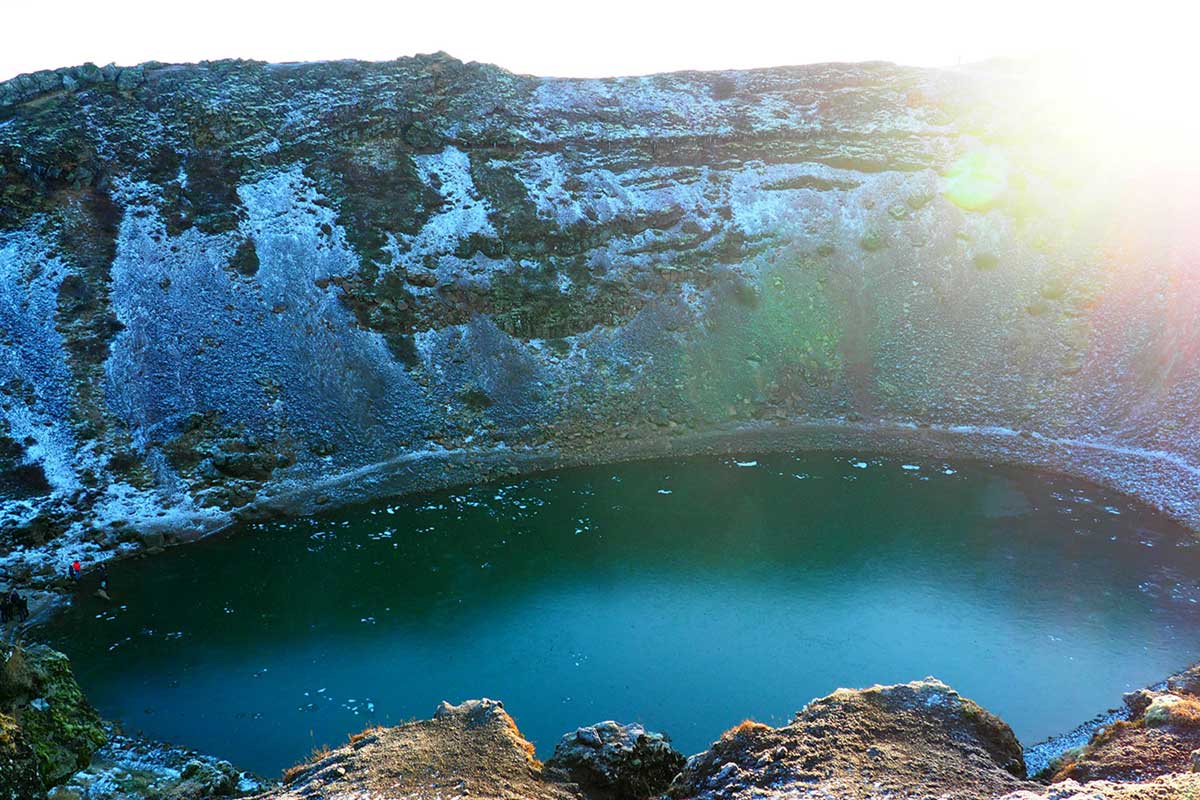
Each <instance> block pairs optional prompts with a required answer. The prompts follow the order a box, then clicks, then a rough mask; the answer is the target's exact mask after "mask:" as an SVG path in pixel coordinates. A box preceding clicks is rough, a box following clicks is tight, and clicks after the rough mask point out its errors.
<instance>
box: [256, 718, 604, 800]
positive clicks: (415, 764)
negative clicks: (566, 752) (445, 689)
mask: <svg viewBox="0 0 1200 800" xmlns="http://www.w3.org/2000/svg"><path fill="white" fill-rule="evenodd" d="M314 797H321V798H324V799H325V800H350V798H364V797H370V798H377V799H378V800H392V799H393V798H395V799H396V800H399V798H413V800H416V799H417V798H422V799H423V798H429V799H430V800H434V798H439V799H440V798H450V797H472V798H485V799H486V798H496V800H501V799H503V800H515V799H516V798H528V799H529V800H579V799H580V797H581V795H580V794H579V792H578V791H577V790H576V788H575V787H574V786H572V785H570V784H565V783H561V782H558V781H555V780H552V779H550V778H548V777H547V776H546V775H545V774H544V772H543V768H542V765H541V763H539V762H538V760H537V759H536V758H534V756H533V745H531V744H530V743H529V742H528V741H526V740H525V739H524V737H522V736H521V733H520V731H518V730H517V726H516V724H515V723H514V722H513V720H512V717H510V716H509V715H508V713H507V712H505V710H504V706H503V704H501V703H498V702H496V701H494V700H486V699H485V700H468V701H467V702H465V703H462V704H461V705H457V706H453V705H450V704H449V703H442V705H441V706H439V707H438V709H437V712H436V713H435V714H434V717H433V719H431V720H425V721H419V722H410V723H406V724H404V725H400V726H397V727H395V728H375V729H370V730H366V731H363V732H362V733H361V734H358V735H356V736H352V737H351V738H350V743H349V744H347V745H344V746H343V747H339V748H338V749H336V750H333V751H331V752H323V753H319V754H317V755H316V756H315V758H314V760H313V761H312V762H311V763H308V764H302V765H298V766H296V767H293V768H292V769H291V770H289V771H288V772H287V773H286V774H285V775H284V783H283V786H282V787H281V788H279V789H278V790H275V791H272V792H270V793H268V794H265V795H262V796H261V798H262V800H267V798H271V800H308V798H314Z"/></svg>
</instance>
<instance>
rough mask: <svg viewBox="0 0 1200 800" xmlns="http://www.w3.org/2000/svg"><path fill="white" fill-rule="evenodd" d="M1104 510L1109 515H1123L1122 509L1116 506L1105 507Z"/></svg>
mask: <svg viewBox="0 0 1200 800" xmlns="http://www.w3.org/2000/svg"><path fill="white" fill-rule="evenodd" d="M1104 510H1105V511H1107V512H1108V513H1109V514H1117V515H1120V513H1121V509H1119V508H1117V507H1116V506H1105V507H1104Z"/></svg>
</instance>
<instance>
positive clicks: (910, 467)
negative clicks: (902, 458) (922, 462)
mask: <svg viewBox="0 0 1200 800" xmlns="http://www.w3.org/2000/svg"><path fill="white" fill-rule="evenodd" d="M920 468H921V467H920V466H918V465H917V464H901V465H900V469H907V470H915V469H920Z"/></svg>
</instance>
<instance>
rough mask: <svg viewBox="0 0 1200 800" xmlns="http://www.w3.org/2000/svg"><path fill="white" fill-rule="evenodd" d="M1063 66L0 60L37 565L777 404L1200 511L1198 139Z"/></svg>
mask: <svg viewBox="0 0 1200 800" xmlns="http://www.w3.org/2000/svg"><path fill="white" fill-rule="evenodd" d="M1039 79H1040V76H1039V75H1037V74H1036V71H1035V70H1033V69H1030V68H1027V67H1025V66H1023V65H1019V64H1018V65H1012V64H989V65H981V66H978V67H972V68H964V69H957V70H927V69H913V68H906V67H900V66H895V65H891V64H883V63H866V64H825V65H815V66H807V67H789V68H779V69H767V70H754V71H746V72H721V73H678V74H671V75H657V76H650V77H643V78H620V79H612V80H567V79H543V78H534V77H530V76H523V75H514V74H512V73H510V72H507V71H505V70H503V69H500V68H497V67H493V66H488V65H483V64H464V63H462V62H461V61H458V60H455V59H453V58H451V57H449V56H446V55H444V54H438V55H431V56H420V57H415V58H405V59H399V60H397V61H394V62H388V63H377V64H372V63H362V62H349V61H347V62H337V63H315V64H263V63H257V62H247V61H222V62H209V63H203V64H195V65H167V64H145V65H142V66H140V67H131V68H115V67H105V68H97V67H94V66H90V65H88V66H84V67H78V68H71V69H64V70H56V71H47V72H42V73H37V74H34V75H31V76H22V77H21V78H18V79H16V80H14V81H9V82H7V83H4V84H0V341H2V343H3V348H2V349H0V526H3V529H4V530H6V531H10V532H11V533H7V534H6V536H8V537H9V539H10V540H9V541H6V542H4V543H3V549H4V550H5V551H6V552H7V551H10V550H11V551H13V553H12V554H11V555H9V556H7V566H8V569H9V571H10V572H11V573H12V574H13V575H14V576H15V577H17V578H19V579H21V580H26V579H32V580H35V581H41V582H46V581H48V580H50V579H51V578H52V577H53V576H55V575H61V574H62V569H63V565H64V562H63V560H62V558H63V557H68V556H70V557H74V556H81V557H83V558H84V559H85V560H88V561H90V560H93V559H96V558H102V557H105V556H106V555H107V554H108V553H111V552H114V551H115V552H126V551H130V550H134V549H139V548H144V547H146V546H147V545H146V544H145V541H146V540H145V538H144V537H145V536H146V535H153V536H155V537H157V538H154V539H153V541H155V542H156V543H157V542H161V541H163V537H164V536H165V540H166V541H167V542H168V543H169V542H171V541H175V540H178V539H181V538H189V537H192V536H196V535H199V534H200V533H203V532H204V531H207V530H212V529H214V528H216V527H218V526H221V525H223V524H226V523H227V522H229V521H230V520H232V519H235V518H237V517H240V516H246V515H249V514H255V513H260V512H263V511H265V510H268V509H271V508H282V509H288V510H297V509H304V508H311V507H314V505H315V504H316V503H317V501H319V500H325V501H327V502H329V503H337V502H340V501H343V500H347V499H349V498H353V497H364V496H370V495H373V494H378V493H382V492H395V491H401V490H406V489H419V488H428V487H430V486H434V485H438V484H445V483H450V482H454V481H463V480H471V479H476V478H479V477H486V476H488V475H491V474H495V473H496V472H497V471H505V472H507V471H511V470H521V469H532V468H536V467H545V466H550V465H554V464H569V463H577V462H580V461H595V460H606V459H612V458H623V457H632V456H636V455H649V454H661V453H664V452H668V451H669V452H673V453H682V452H688V451H695V450H698V449H704V448H725V447H730V446H736V445H738V443H740V442H743V441H744V439H743V438H740V437H743V435H744V434H746V432H747V430H749V431H751V432H757V433H758V435H759V436H760V437H761V438H760V440H759V441H756V442H755V444H756V445H760V446H761V445H762V444H764V443H765V445H766V446H777V447H782V446H786V447H844V446H852V447H859V446H871V447H876V448H879V449H888V448H892V449H902V450H904V451H906V452H911V451H914V450H934V451H937V452H939V453H945V452H948V451H953V452H955V453H957V454H960V455H962V454H964V453H965V454H974V455H981V456H986V457H988V458H998V459H1008V460H1012V461H1019V462H1025V463H1032V464H1037V465H1040V466H1045V467H1049V468H1053V469H1059V470H1064V471H1067V472H1071V473H1074V474H1077V475H1079V476H1082V477H1085V478H1089V479H1092V480H1097V481H1100V482H1103V483H1106V484H1108V485H1111V486H1114V487H1115V488H1118V489H1121V490H1124V491H1128V492H1132V493H1134V494H1137V495H1138V496H1140V497H1142V498H1143V499H1145V500H1147V501H1148V502H1150V503H1152V504H1154V505H1155V506H1157V507H1159V508H1162V509H1164V510H1166V511H1168V512H1170V513H1172V514H1174V515H1176V516H1177V517H1180V518H1181V519H1184V520H1185V521H1188V522H1189V523H1191V524H1193V525H1197V524H1200V517H1198V516H1197V514H1198V512H1197V511H1196V509H1197V508H1200V503H1197V500H1198V499H1200V494H1198V493H1200V489H1197V486H1198V485H1200V483H1198V482H1197V481H1196V479H1195V478H1196V475H1197V474H1198V472H1197V469H1198V460H1197V459H1198V453H1200V420H1198V418H1197V416H1196V415H1195V414H1194V413H1193V412H1194V409H1195V406H1196V403H1197V400H1198V399H1200V359H1197V358H1194V357H1192V356H1193V355H1194V354H1195V352H1196V351H1197V348H1198V347H1200V334H1197V332H1196V330H1195V326H1194V325H1193V324H1192V322H1193V321H1194V320H1195V319H1196V318H1197V317H1200V284H1198V283H1197V278H1196V276H1197V275H1200V269H1197V268H1196V266H1197V265H1196V264H1195V261H1194V258H1195V252H1196V248H1194V247H1192V246H1191V245H1192V244H1193V242H1192V241H1191V240H1190V239H1189V238H1188V237H1189V236H1192V235H1193V233H1194V231H1193V230H1192V228H1191V227H1190V226H1189V225H1188V224H1187V222H1186V221H1187V220H1190V219H1191V218H1192V217H1191V216H1189V215H1191V214H1192V211H1194V209H1191V208H1190V207H1189V206H1188V205H1187V204H1188V203H1189V202H1190V200H1191V195H1189V194H1188V193H1181V192H1173V191H1169V190H1168V189H1166V188H1164V187H1165V186H1168V185H1170V186H1177V185H1186V184H1187V179H1186V178H1182V177H1180V176H1178V175H1175V174H1172V175H1171V176H1170V177H1171V182H1170V183H1169V184H1168V183H1160V182H1158V181H1159V179H1160V178H1161V177H1162V175H1161V174H1159V173H1155V172H1153V170H1152V169H1149V168H1146V169H1143V166H1144V165H1143V164H1142V163H1141V161H1139V159H1141V158H1143V157H1144V158H1145V160H1146V161H1147V163H1149V162H1152V161H1153V160H1154V158H1152V156H1156V155H1157V154H1152V153H1149V152H1146V151H1139V150H1137V149H1136V148H1127V149H1125V150H1123V151H1122V152H1123V153H1124V154H1125V155H1126V156H1128V158H1124V159H1121V160H1117V159H1108V158H1106V157H1105V156H1104V152H1103V151H1102V150H1100V149H1098V146H1097V144H1096V141H1097V139H1098V137H1097V135H1096V132H1097V131H1101V130H1103V125H1097V126H1096V127H1095V128H1093V129H1088V131H1087V135H1086V136H1081V137H1075V138H1072V133H1071V132H1072V131H1074V130H1076V128H1072V127H1070V126H1065V125H1063V124H1061V123H1062V118H1061V117H1060V116H1059V115H1060V113H1062V112H1063V107H1064V106H1065V105H1066V104H1067V102H1068V101H1070V100H1071V99H1072V96H1070V95H1069V88H1067V89H1064V94H1060V95H1054V94H1050V95H1048V94H1047V93H1046V92H1045V91H1043V90H1040V89H1039V88H1038V87H1040V86H1041V84H1040V83H1039ZM1073 110H1074V111H1079V109H1077V108H1076V109H1073ZM1083 112H1085V113H1086V112H1091V113H1096V112H1097V110H1096V109H1083ZM1122 113H1129V112H1128V111H1127V110H1125V109H1123V110H1122ZM1133 113H1136V112H1133ZM1131 164H1132V166H1130V165H1131ZM1193 238H1194V237H1193ZM156 530H157V531H158V533H154V531H156ZM154 546H157V544H156V545H154Z"/></svg>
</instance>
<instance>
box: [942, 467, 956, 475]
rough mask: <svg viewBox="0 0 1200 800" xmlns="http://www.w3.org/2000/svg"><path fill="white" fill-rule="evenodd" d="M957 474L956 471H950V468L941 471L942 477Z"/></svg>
mask: <svg viewBox="0 0 1200 800" xmlns="http://www.w3.org/2000/svg"><path fill="white" fill-rule="evenodd" d="M957 472H958V470H956V469H950V467H946V468H945V469H944V470H942V474H943V475H954V474H956V473H957Z"/></svg>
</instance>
